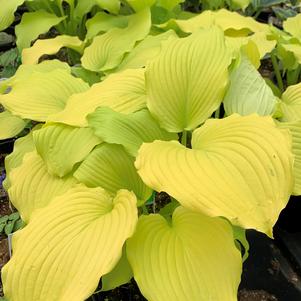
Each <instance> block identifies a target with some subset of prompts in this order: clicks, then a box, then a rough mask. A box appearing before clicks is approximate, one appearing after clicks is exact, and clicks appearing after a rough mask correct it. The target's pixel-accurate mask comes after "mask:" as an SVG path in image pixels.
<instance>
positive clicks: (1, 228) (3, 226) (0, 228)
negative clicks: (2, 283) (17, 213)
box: [0, 223, 6, 300]
mask: <svg viewBox="0 0 301 301" xmlns="http://www.w3.org/2000/svg"><path fill="white" fill-rule="evenodd" d="M5 226H6V224H5V223H3V224H1V223H0V234H1V233H2V231H3V229H4V228H5ZM0 300H1V299H0Z"/></svg>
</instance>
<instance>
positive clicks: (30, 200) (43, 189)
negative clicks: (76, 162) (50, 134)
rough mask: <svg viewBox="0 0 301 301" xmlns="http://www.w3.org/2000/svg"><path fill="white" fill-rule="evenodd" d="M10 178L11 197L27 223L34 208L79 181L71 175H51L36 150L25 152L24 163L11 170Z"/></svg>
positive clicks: (43, 204) (40, 206) (41, 206)
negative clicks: (60, 176) (61, 176)
mask: <svg viewBox="0 0 301 301" xmlns="http://www.w3.org/2000/svg"><path fill="white" fill-rule="evenodd" d="M9 180H10V187H9V189H8V194H9V198H10V200H11V202H12V203H13V205H14V206H15V207H16V208H17V209H18V211H19V212H20V215H21V217H22V220H23V221H25V222H26V223H27V222H28V221H29V220H30V217H31V214H32V213H33V211H34V210H36V209H38V208H43V207H45V206H47V205H48V204H49V203H50V201H51V200H52V199H53V198H54V197H55V196H58V195H61V194H63V193H64V192H65V191H67V190H68V189H69V188H70V187H72V186H74V185H75V184H76V183H77V181H76V180H75V179H74V178H73V177H71V176H67V177H64V178H59V177H56V176H52V175H50V174H49V173H48V172H47V168H46V165H45V163H44V162H43V160H42V158H41V157H40V156H39V155H38V154H37V153H36V152H35V151H34V152H31V153H27V154H25V156H24V158H23V162H22V164H21V165H19V166H18V167H17V168H14V169H13V170H12V171H11V172H10V174H9Z"/></svg>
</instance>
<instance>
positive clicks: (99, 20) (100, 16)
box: [86, 12, 129, 39]
mask: <svg viewBox="0 0 301 301" xmlns="http://www.w3.org/2000/svg"><path fill="white" fill-rule="evenodd" d="M128 22H129V17H128V16H123V15H119V16H114V15H109V14H107V13H105V12H98V13H97V14H96V15H95V16H94V17H93V18H91V19H89V20H88V21H87V22H86V27H87V34H86V39H91V38H93V37H95V36H97V35H98V34H99V33H100V32H107V31H108V30H110V29H112V28H114V27H119V28H125V27H127V25H128Z"/></svg>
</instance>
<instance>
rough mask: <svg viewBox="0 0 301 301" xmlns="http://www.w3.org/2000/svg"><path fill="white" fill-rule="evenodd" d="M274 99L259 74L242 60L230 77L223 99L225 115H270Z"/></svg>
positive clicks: (246, 61) (247, 62)
mask: <svg viewBox="0 0 301 301" xmlns="http://www.w3.org/2000/svg"><path fill="white" fill-rule="evenodd" d="M276 103H277V101H276V97H275V96H274V94H273V91H272V90H271V88H270V87H269V86H268V85H267V84H266V82H265V80H264V79H263V78H262V76H261V75H260V73H259V72H258V71H257V70H256V68H255V67H254V66H253V65H252V64H251V63H250V61H249V60H248V59H247V58H245V57H244V58H242V60H241V63H240V65H239V66H238V68H236V69H234V70H233V71H232V73H231V76H230V86H229V88H228V91H227V93H226V95H225V98H224V109H225V112H226V114H227V115H231V114H233V113H238V114H240V115H249V114H252V113H257V114H258V115H262V116H264V115H272V114H273V112H274V110H275V105H276Z"/></svg>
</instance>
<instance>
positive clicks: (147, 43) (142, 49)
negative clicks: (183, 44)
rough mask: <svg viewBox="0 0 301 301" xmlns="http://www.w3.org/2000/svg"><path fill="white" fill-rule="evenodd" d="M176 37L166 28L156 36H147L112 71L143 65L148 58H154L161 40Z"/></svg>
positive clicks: (159, 47) (159, 48)
mask: <svg viewBox="0 0 301 301" xmlns="http://www.w3.org/2000/svg"><path fill="white" fill-rule="evenodd" d="M176 37H177V35H176V33H175V32H174V31H173V30H168V31H167V32H164V33H162V34H158V35H156V36H151V35H149V36H147V37H146V38H145V39H144V40H143V41H141V42H140V43H139V44H138V45H137V46H136V47H135V48H134V49H133V50H132V51H131V52H130V53H129V54H128V55H127V56H125V58H124V59H123V61H122V62H121V64H119V65H118V67H117V68H116V69H114V72H117V71H118V72H119V71H122V70H125V69H135V68H141V67H145V65H146V63H147V62H148V61H149V60H151V59H153V58H155V57H156V56H157V55H158V54H159V53H160V50H161V44H162V42H163V41H165V40H167V39H172V38H176Z"/></svg>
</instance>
